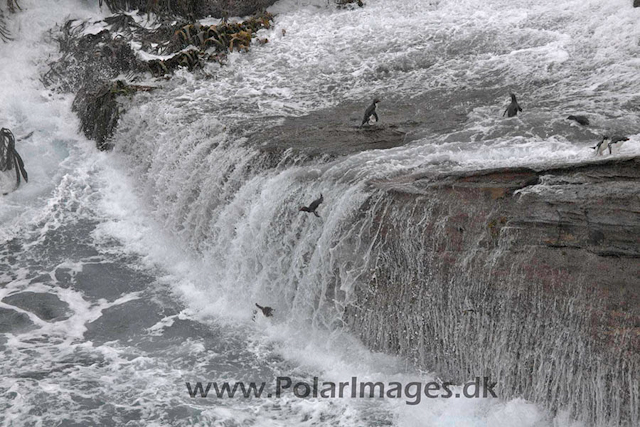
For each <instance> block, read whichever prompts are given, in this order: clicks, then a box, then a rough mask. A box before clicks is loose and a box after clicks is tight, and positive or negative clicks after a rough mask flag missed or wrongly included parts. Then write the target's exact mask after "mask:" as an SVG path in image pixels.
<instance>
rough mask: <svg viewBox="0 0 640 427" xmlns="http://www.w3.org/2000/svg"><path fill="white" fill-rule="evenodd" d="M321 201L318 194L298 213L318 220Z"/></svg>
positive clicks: (322, 199) (321, 198) (322, 198)
mask: <svg viewBox="0 0 640 427" xmlns="http://www.w3.org/2000/svg"><path fill="white" fill-rule="evenodd" d="M374 114H375V113H374ZM323 201H324V197H322V194H320V198H319V199H316V200H314V201H313V202H311V204H310V205H309V206H303V207H301V208H300V210H299V211H300V212H310V213H312V214H314V215H315V216H317V217H318V218H320V215H318V212H316V209H318V206H320V203H322V202H323Z"/></svg>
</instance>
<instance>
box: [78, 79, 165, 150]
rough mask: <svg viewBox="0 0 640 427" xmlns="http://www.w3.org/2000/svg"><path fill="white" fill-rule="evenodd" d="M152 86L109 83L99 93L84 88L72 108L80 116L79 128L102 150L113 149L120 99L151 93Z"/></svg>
mask: <svg viewBox="0 0 640 427" xmlns="http://www.w3.org/2000/svg"><path fill="white" fill-rule="evenodd" d="M153 89H155V88H154V87H152V86H141V85H132V84H127V83H125V82H124V81H122V80H116V81H114V82H107V83H105V84H103V85H102V86H101V87H100V88H99V89H98V90H95V91H92V90H87V89H81V90H80V91H78V95H77V96H76V98H75V99H74V100H73V105H72V109H73V111H76V112H77V113H78V116H79V117H80V129H81V130H82V132H83V133H84V134H85V136H86V137H87V138H90V139H93V140H95V141H96V145H97V147H98V149H100V150H108V149H110V148H111V146H110V144H109V138H110V137H111V135H113V132H114V130H115V127H116V125H117V124H118V119H119V118H120V115H121V114H122V107H121V105H120V104H119V103H118V102H117V97H118V96H121V95H124V96H131V95H133V94H134V93H136V92H140V91H143V92H148V91H150V90H153Z"/></svg>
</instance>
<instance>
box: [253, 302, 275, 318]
mask: <svg viewBox="0 0 640 427" xmlns="http://www.w3.org/2000/svg"><path fill="white" fill-rule="evenodd" d="M256 307H258V308H259V309H260V310H261V311H262V314H264V317H271V316H273V308H271V307H267V306H265V307H263V306H261V305H260V304H258V303H256Z"/></svg>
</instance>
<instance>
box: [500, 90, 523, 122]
mask: <svg viewBox="0 0 640 427" xmlns="http://www.w3.org/2000/svg"><path fill="white" fill-rule="evenodd" d="M518 111H520V112H522V108H520V105H519V104H518V101H517V100H516V96H515V94H513V93H512V94H511V104H509V106H508V107H507V109H506V110H504V113H502V117H504V115H505V114H506V115H507V117H513V116H516V115H518Z"/></svg>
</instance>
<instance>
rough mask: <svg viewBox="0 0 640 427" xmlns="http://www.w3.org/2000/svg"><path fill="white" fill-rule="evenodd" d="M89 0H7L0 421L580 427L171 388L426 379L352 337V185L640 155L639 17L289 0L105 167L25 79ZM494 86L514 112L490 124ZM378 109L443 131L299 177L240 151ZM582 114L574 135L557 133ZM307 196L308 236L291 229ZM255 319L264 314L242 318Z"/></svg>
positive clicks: (159, 102)
mask: <svg viewBox="0 0 640 427" xmlns="http://www.w3.org/2000/svg"><path fill="white" fill-rule="evenodd" d="M93 3H96V2H88V1H84V0H49V1H47V2H43V1H38V0H24V1H21V5H22V6H23V9H24V10H23V11H22V12H20V13H18V14H16V15H15V16H12V18H11V21H10V23H9V25H10V28H11V29H12V31H13V33H14V35H15V39H16V40H15V41H13V42H10V43H6V44H1V45H0V76H1V80H0V81H1V85H0V99H1V102H0V125H1V126H2V127H7V128H10V129H11V130H13V132H14V133H15V134H16V135H17V136H21V135H25V134H27V133H29V132H31V131H34V135H33V136H32V137H31V138H29V139H26V140H24V141H21V142H19V143H18V147H17V149H18V151H19V152H20V154H21V155H22V157H23V159H25V163H26V167H27V170H28V172H29V183H28V184H26V185H22V186H21V187H20V188H19V189H18V190H17V191H14V192H12V193H10V194H9V195H7V196H4V197H2V198H1V199H0V301H1V302H0V333H1V335H0V348H1V350H2V353H0V366H1V368H0V369H2V371H1V372H2V375H1V376H0V420H1V421H2V423H4V425H16V426H17V425H30V426H31V425H33V426H37V425H42V426H52V425H56V426H76V425H77V426H86V425H104V426H109V425H113V426H121V425H129V426H138V425H139V426H164V425H185V426H186V425H216V426H218V425H219V426H240V425H242V426H291V425H301V426H302V425H308V426H311V425H332V426H333V425H341V426H361V425H398V426H454V425H455V426H505V427H511V426H552V425H559V426H567V425H579V424H578V423H576V422H573V421H570V420H569V419H568V418H567V417H566V416H565V415H564V414H563V413H562V412H560V413H559V414H555V415H551V414H549V413H547V412H546V411H545V410H544V409H543V408H541V407H539V406H536V405H534V404H531V403H528V402H526V401H524V400H521V399H515V400H511V401H505V400H500V399H433V400H431V399H423V401H422V402H421V403H420V404H419V405H407V404H406V403H405V402H406V400H405V399H384V400H380V399H350V398H343V399H323V398H313V397H310V398H306V399H301V398H297V397H295V396H293V395H291V394H290V393H288V394H285V395H283V396H282V397H281V398H279V399H275V398H264V397H262V398H251V399H249V398H246V399H245V398H234V399H230V398H227V399H217V398H214V397H211V396H210V397H208V398H192V397H190V395H189V393H188V390H187V388H186V387H185V383H186V382H191V383H193V384H195V382H197V381H201V382H209V381H230V382H233V381H254V382H262V381H264V382H267V383H269V384H273V383H274V381H275V378H276V377H278V376H288V377H291V378H293V379H294V380H295V379H297V380H300V381H307V382H312V378H313V377H314V376H317V377H320V378H321V379H322V380H324V381H350V379H351V377H354V376H356V377H358V379H359V380H361V381H383V382H387V383H388V382H390V381H400V382H402V383H408V382H411V381H421V382H425V383H426V382H428V381H431V380H433V379H434V378H436V377H437V373H433V374H430V373H425V372H420V371H418V370H417V369H415V368H413V367H412V366H411V365H410V364H408V363H406V362H404V361H403V360H401V359H399V358H394V357H390V356H386V355H381V354H374V353H372V352H371V351H369V350H368V349H366V348H365V347H364V346H363V345H362V344H361V343H359V342H358V341H357V340H356V339H355V338H353V337H352V335H350V333H349V331H347V330H345V328H344V319H343V314H344V310H345V307H347V306H348V305H349V303H350V302H352V297H353V293H354V289H355V288H356V287H357V286H358V284H359V282H358V279H359V277H360V276H361V275H362V274H364V272H365V269H366V268H367V266H368V261H369V258H370V257H371V256H372V246H371V245H370V243H367V242H371V241H372V234H375V232H376V231H375V229H374V227H373V226H372V224H373V215H374V214H373V213H374V212H376V209H377V208H376V206H373V207H371V208H370V209H369V212H371V213H370V214H365V215H364V217H363V215H362V209H361V208H362V206H363V204H364V203H365V202H366V201H370V200H372V199H371V194H372V192H373V191H376V190H373V189H372V188H371V187H370V186H369V185H368V183H369V182H371V181H372V180H374V179H385V178H391V177H397V176H401V175H404V174H408V173H416V172H425V171H432V170H474V169H479V168H487V167H496V166H514V165H527V166H539V165H548V164H556V163H558V164H560V163H563V164H564V163H583V162H589V161H591V160H592V159H593V158H594V157H593V151H592V150H591V149H589V147H590V146H592V145H594V143H595V142H597V140H598V138H599V135H601V134H603V133H609V132H620V133H624V134H626V135H627V136H629V137H630V138H631V140H630V141H629V142H628V143H627V144H626V145H625V146H623V148H622V150H621V152H620V153H619V154H618V155H619V156H622V157H627V156H629V157H631V156H637V155H639V154H640V142H639V136H640V120H639V119H638V115H637V112H638V109H639V107H638V106H639V105H640V95H639V94H640V79H638V73H639V71H640V59H638V58H640V56H639V55H638V54H639V53H640V46H639V42H640V25H638V20H639V19H640V9H632V8H631V4H630V1H628V0H611V1H606V2H602V1H597V0H587V1H584V0H579V1H578V0H571V1H564V2H558V1H554V0H523V1H519V2H514V1H511V0H484V1H479V0H439V1H438V0H432V1H426V0H368V1H367V4H366V6H365V7H364V8H356V9H354V10H338V9H336V8H334V7H327V2H326V1H324V0H317V1H304V0H300V1H297V0H282V1H281V2H279V3H278V4H276V5H275V6H274V7H272V10H273V11H274V12H276V13H277V16H276V18H275V27H274V28H273V29H271V30H261V35H262V36H266V37H268V38H269V39H270V42H269V43H268V44H266V45H264V46H256V47H254V48H252V50H251V51H250V52H249V53H242V54H241V53H233V54H231V55H230V56H229V61H228V64H227V65H226V66H224V67H219V66H217V65H213V64H211V65H208V66H207V68H206V69H205V70H204V71H205V72H204V73H200V74H191V73H188V72H186V71H178V72H177V73H176V75H175V76H174V77H173V78H172V79H171V80H168V81H153V82H151V81H150V82H149V84H153V85H156V86H161V90H156V91H153V92H150V93H144V94H138V95H137V96H136V97H135V98H133V99H132V100H131V101H127V105H126V108H127V113H126V114H125V115H124V116H123V117H122V118H121V120H120V124H119V128H118V130H117V133H116V135H115V136H114V144H115V149H114V151H113V152H110V153H100V152H97V151H96V150H95V148H94V143H93V142H91V141H88V140H86V139H85V138H84V137H82V136H80V135H79V133H78V131H77V129H78V121H77V119H76V118H75V116H74V114H72V113H71V111H70V106H71V101H72V99H73V98H72V96H71V95H68V94H59V93H56V92H52V91H49V90H47V89H45V87H44V86H43V85H42V83H41V81H40V77H41V76H42V74H43V73H44V72H45V71H46V70H47V61H49V60H51V59H53V58H55V57H56V55H57V52H56V45H55V43H54V42H53V41H52V40H51V34H50V33H48V31H49V30H50V29H52V28H53V27H54V26H55V25H56V24H61V23H63V22H64V21H65V20H67V19H70V18H78V19H83V20H84V19H89V20H99V19H101V18H102V17H103V16H104V15H103V14H104V13H106V11H104V10H103V11H101V10H100V9H98V7H97V6H95V5H93ZM282 29H286V35H282V31H281V30H282ZM262 33H263V34H262ZM510 92H515V93H516V94H518V95H519V100H520V104H521V106H522V107H523V109H524V112H523V114H521V115H519V116H517V117H516V118H511V119H506V118H502V117H501V116H502V112H503V111H504V108H505V105H506V104H507V102H508V96H509V93H510ZM374 95H376V96H380V97H381V98H382V99H383V102H382V103H381V104H380V107H379V115H380V117H381V119H382V121H384V117H385V114H386V113H387V112H385V101H388V102H387V104H388V105H391V104H393V102H400V100H402V102H403V103H405V104H407V103H411V100H412V99H415V100H416V105H415V108H414V109H412V110H411V111H407V112H406V114H407V116H408V117H407V120H413V121H417V122H425V123H428V122H429V120H430V119H429V117H425V111H428V109H427V108H426V106H425V105H424V104H423V103H424V102H429V103H434V104H435V105H440V106H442V107H441V108H442V109H451V110H453V111H452V112H453V114H454V117H455V119H452V121H451V123H446V125H445V126H442V127H440V128H438V129H434V130H433V131H430V132H427V135H426V136H424V137H423V138H420V139H417V140H415V141H413V142H411V143H410V144H408V145H406V146H404V147H399V148H395V149H390V150H372V151H367V152H362V153H359V154H354V155H350V156H348V157H344V158H339V159H337V160H336V159H333V160H329V159H318V160H317V161H313V162H311V163H309V162H308V161H303V159H302V158H301V157H299V156H298V155H297V154H296V153H294V152H285V153H283V154H282V158H280V159H278V161H277V162H276V164H274V162H273V159H272V157H270V156H268V155H266V154H264V153H262V152H261V151H260V149H259V147H256V146H255V145H252V141H251V139H250V138H247V136H248V135H251V133H252V132H256V131H258V130H259V129H260V128H261V127H264V128H267V127H271V126H275V125H277V124H278V123H279V120H280V117H282V116H302V115H305V114H307V113H310V112H313V111H316V110H319V109H322V108H331V107H332V106H335V105H338V104H340V103H345V102H354V103H360V104H361V105H362V109H364V107H365V106H366V105H367V104H368V103H369V102H370V100H371V98H372V97H373V96H374ZM425 100H426V101H425ZM389 113H390V112H389ZM580 113H582V114H587V115H589V117H590V118H591V122H592V126H591V127H590V128H581V127H579V126H578V125H577V124H575V123H574V122H569V121H567V120H565V118H566V116H567V115H568V114H580ZM360 114H361V111H357V112H354V115H353V117H345V122H347V124H353V125H354V126H355V125H357V124H359V123H357V122H358V120H359V119H360V118H361V116H360ZM377 191H379V190H377ZM320 193H322V194H323V195H324V199H325V203H324V204H323V205H321V209H319V212H320V214H321V216H322V219H321V220H318V219H317V218H315V217H313V216H307V215H303V214H300V213H299V212H298V211H297V207H299V206H302V205H304V204H307V203H309V202H310V201H311V200H313V199H315V198H316V197H317V196H318V195H319V194H320ZM373 200H382V197H378V198H374V199H373ZM255 302H260V303H262V304H266V305H269V306H272V307H273V308H274V309H275V316H274V317H273V318H271V319H264V318H262V317H260V316H257V317H256V319H255V321H252V318H253V314H254V313H253V312H254V308H255V307H254V303H255ZM443 380H445V381H446V380H447V379H446V378H443ZM498 387H499V386H498ZM456 390H457V389H456Z"/></svg>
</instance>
